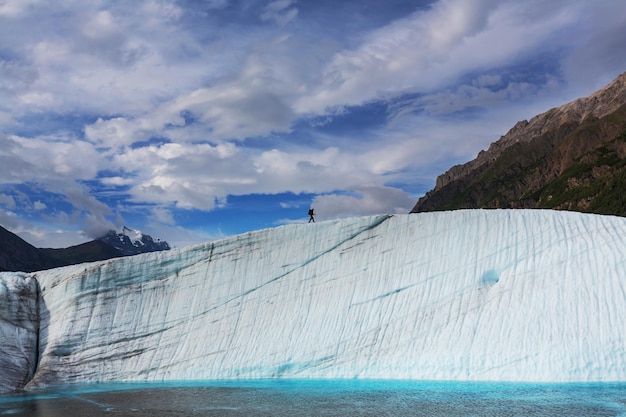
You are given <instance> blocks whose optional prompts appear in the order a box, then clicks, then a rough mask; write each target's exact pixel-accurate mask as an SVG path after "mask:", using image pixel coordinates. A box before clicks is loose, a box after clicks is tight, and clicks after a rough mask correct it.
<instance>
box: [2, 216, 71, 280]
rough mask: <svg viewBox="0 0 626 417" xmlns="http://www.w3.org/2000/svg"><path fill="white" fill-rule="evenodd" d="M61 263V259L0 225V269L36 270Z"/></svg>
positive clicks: (54, 266) (53, 266)
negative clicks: (55, 257) (53, 256)
mask: <svg viewBox="0 0 626 417" xmlns="http://www.w3.org/2000/svg"><path fill="white" fill-rule="evenodd" d="M61 265H62V262H60V261H59V260H57V259H54V258H51V257H49V256H48V255H46V254H45V253H44V252H42V251H41V250H39V249H37V248H36V247H34V246H33V245H31V244H30V243H27V242H26V241H25V240H23V239H21V238H20V237H19V236H17V235H15V234H13V233H11V232H9V231H8V230H7V229H5V228H3V227H2V226H0V271H23V272H34V271H40V270H43V269H50V268H56V267H58V266H61Z"/></svg>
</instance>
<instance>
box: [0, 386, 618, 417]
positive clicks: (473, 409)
mask: <svg viewBox="0 0 626 417" xmlns="http://www.w3.org/2000/svg"><path fill="white" fill-rule="evenodd" d="M4 415H10V416H45V417H55V416H64V417H66V416H79V415H80V416H84V415H89V416H94V417H97V416H112V415H124V416H125V415H128V416H151V417H156V416H180V415H184V416H273V417H275V416H339V417H341V416H378V417H380V416H394V417H397V416H432V417H439V416H441V417H443V416H445V417H455V416H459V417H460V416H463V417H468V416H546V417H547V416H549V417H555V416H557V417H558V416H563V417H565V416H567V417H571V416H577V417H584V416H593V417H603V416H626V383H620V384H562V385H559V384H507V383H467V382H415V381H410V382H409V381H381V380H370V381H363V380H257V381H203V382H193V383H192V382H179V383H160V384H106V385H105V384H102V385H85V386H72V387H66V388H55V389H49V390H46V391H38V392H36V393H24V394H13V395H3V396H0V416H4Z"/></svg>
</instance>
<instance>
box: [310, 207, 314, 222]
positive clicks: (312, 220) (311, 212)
mask: <svg viewBox="0 0 626 417" xmlns="http://www.w3.org/2000/svg"><path fill="white" fill-rule="evenodd" d="M313 216H315V213H313V207H311V208H310V209H309V223H311V222H313V223H315V217H313Z"/></svg>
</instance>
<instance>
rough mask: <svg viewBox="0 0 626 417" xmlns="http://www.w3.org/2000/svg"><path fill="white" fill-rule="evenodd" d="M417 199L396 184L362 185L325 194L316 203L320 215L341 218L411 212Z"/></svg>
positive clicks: (317, 198)
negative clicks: (345, 190) (389, 185)
mask: <svg viewBox="0 0 626 417" xmlns="http://www.w3.org/2000/svg"><path fill="white" fill-rule="evenodd" d="M414 205H415V199H414V198H413V197H412V196H410V195H409V194H408V193H406V192H405V191H403V190H400V189H398V188H394V187H381V186H362V187H355V188H354V189H352V190H348V193H346V192H343V193H340V194H338V193H334V194H322V195H319V196H316V197H315V198H314V199H313V203H312V206H313V207H315V211H316V213H317V215H318V216H319V217H320V218H324V219H337V218H342V217H350V216H364V215H374V214H397V213H408V212H409V211H410V210H411V208H412V207H413V206H414Z"/></svg>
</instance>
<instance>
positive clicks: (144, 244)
mask: <svg viewBox="0 0 626 417" xmlns="http://www.w3.org/2000/svg"><path fill="white" fill-rule="evenodd" d="M98 241H100V242H103V243H105V244H107V245H109V246H111V247H113V248H115V249H117V250H118V251H120V252H121V253H122V254H123V255H124V256H131V255H138V254H140V253H146V252H158V251H162V250H169V249H170V245H169V244H168V243H167V242H166V241H164V240H160V239H159V240H156V241H155V240H154V239H152V236H150V235H146V234H144V233H141V232H140V231H139V230H135V229H131V228H129V227H126V226H124V227H123V228H122V232H121V233H116V232H115V231H114V230H109V232H108V233H107V234H106V235H104V236H102V237H101V238H98Z"/></svg>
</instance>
